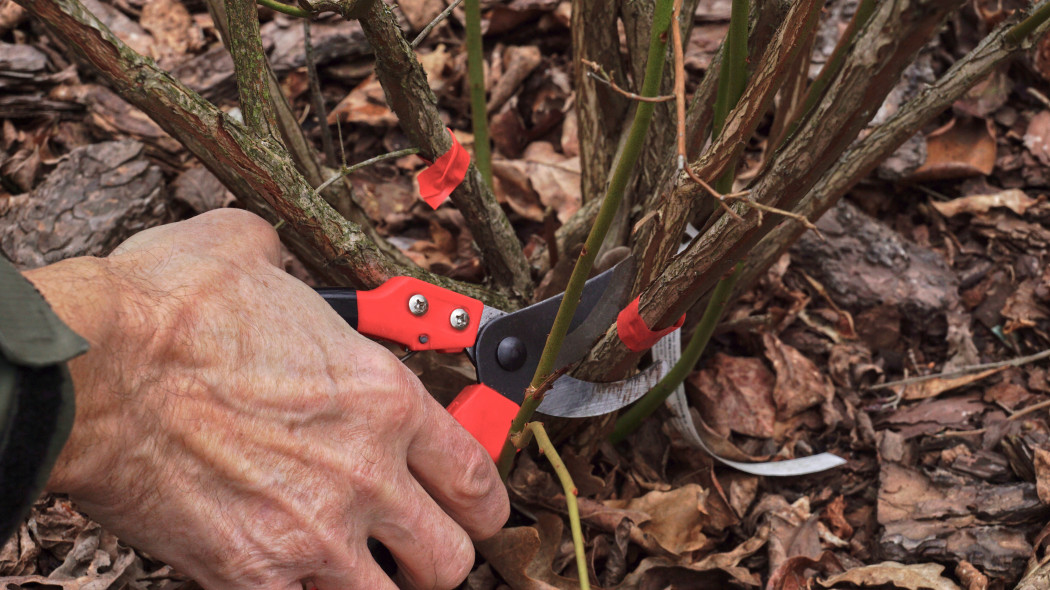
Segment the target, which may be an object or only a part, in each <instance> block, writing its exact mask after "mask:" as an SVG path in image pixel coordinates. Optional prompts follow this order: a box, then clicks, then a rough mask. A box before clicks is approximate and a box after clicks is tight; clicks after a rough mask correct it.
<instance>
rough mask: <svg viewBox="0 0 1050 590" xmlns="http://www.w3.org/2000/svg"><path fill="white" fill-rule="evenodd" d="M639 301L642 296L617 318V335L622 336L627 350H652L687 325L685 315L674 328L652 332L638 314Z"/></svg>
mask: <svg viewBox="0 0 1050 590" xmlns="http://www.w3.org/2000/svg"><path fill="white" fill-rule="evenodd" d="M639 299H641V295H639V296H638V297H636V298H635V299H634V301H632V302H631V303H630V304H629V305H628V306H627V307H625V308H623V311H621V312H620V315H618V316H616V333H617V334H618V335H619V336H620V340H621V341H622V342H623V343H624V344H625V345H627V348H630V349H631V350H633V351H634V352H642V351H643V350H648V349H650V348H652V347H653V345H654V344H656V343H657V342H658V341H659V340H660V339H661V338H663V337H664V336H667V335H668V334H670V333H671V332H674V331H675V330H677V329H678V328H681V327H682V324H684V323H685V314H682V317H680V318H678V321H677V322H675V324H674V325H673V326H671V327H669V328H664V329H663V330H656V331H653V330H650V329H649V326H647V325H645V320H643V319H642V316H641V314H640V313H639V312H638V301H639Z"/></svg>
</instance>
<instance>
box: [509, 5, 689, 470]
mask: <svg viewBox="0 0 1050 590" xmlns="http://www.w3.org/2000/svg"><path fill="white" fill-rule="evenodd" d="M673 8H674V2H673V0H657V2H656V8H655V10H654V14H653V27H652V31H651V32H650V34H649V55H648V61H647V62H646V64H645V78H644V80H643V81H642V90H641V93H640V94H641V95H642V96H656V95H657V94H659V92H660V81H661V79H662V78H663V71H664V61H665V57H666V54H667V39H668V37H669V34H668V27H670V26H671V12H672V9H673ZM655 107H656V103H652V102H639V103H638V104H637V105H635V112H634V120H633V121H632V122H631V129H630V131H629V132H628V135H627V141H626V142H625V143H624V146H623V149H622V150H620V153H619V155H618V157H617V160H616V162H615V163H614V166H613V174H612V177H611V178H610V179H609V187H608V189H606V193H605V199H604V200H603V201H602V206H601V209H599V211H598V216H597V217H596V218H595V220H594V225H593V226H592V227H591V233H590V234H589V235H588V236H587V241H586V243H585V244H584V247H583V252H581V253H580V258H579V259H578V260H577V261H576V266H575V268H573V271H572V276H571V277H570V278H569V284H568V286H567V287H566V288H565V295H564V296H563V297H562V300H561V305H560V306H559V307H558V315H557V317H556V318H555V319H554V324H553V325H552V326H551V332H550V335H549V336H547V343H546V344H545V345H544V347H543V353H542V354H541V355H540V360H539V366H537V367H536V373H535V375H534V376H533V378H532V387H533V388H539V386H540V385H541V384H542V383H543V381H544V380H545V379H546V378H547V376H548V375H549V374H550V373H551V372H552V371H553V370H554V368H555V367H554V361H555V359H556V358H557V357H558V351H559V350H560V349H561V344H562V341H563V340H564V339H565V334H566V333H567V332H568V331H569V324H570V322H571V321H572V316H573V315H574V314H575V313H576V306H577V305H578V304H579V302H580V295H581V294H582V293H583V285H584V283H586V282H587V275H588V274H590V272H591V267H593V266H594V259H595V257H596V256H597V255H598V250H599V248H601V245H602V242H603V241H604V240H605V235H606V234H607V233H608V232H609V227H610V226H611V225H612V222H613V218H614V217H615V216H616V210H617V209H618V208H619V207H620V202H621V201H623V193H624V189H625V187H626V186H627V181H628V180H629V179H630V177H631V173H632V171H633V170H634V166H635V164H636V163H637V162H638V157H639V155H640V154H641V151H642V142H643V141H644V140H645V135H646V132H648V130H649V122H650V121H651V120H652V116H653V110H654V109H655ZM542 401H543V400H542V398H538V399H537V398H533V397H532V396H526V397H525V401H524V402H522V404H521V411H519V412H518V415H517V416H516V417H515V418H514V421H513V422H511V426H510V435H511V436H514V435H516V434H517V433H519V432H521V430H522V428H524V427H525V423H526V422H528V420H529V418H531V417H532V414H533V413H534V412H535V411H536V408H537V407H539V405H540V403H541V402H542ZM514 453H515V448H514V445H513V444H511V443H510V441H509V438H508V441H507V442H506V443H504V445H503V452H502V453H500V457H499V461H497V465H498V466H499V471H500V475H502V476H503V478H504V479H506V478H507V475H508V474H509V473H510V468H511V465H512V464H513V461H514Z"/></svg>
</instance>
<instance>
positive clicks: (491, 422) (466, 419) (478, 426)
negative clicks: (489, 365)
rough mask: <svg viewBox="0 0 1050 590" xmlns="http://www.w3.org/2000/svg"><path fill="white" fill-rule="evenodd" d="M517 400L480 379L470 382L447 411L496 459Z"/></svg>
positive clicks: (515, 409)
mask: <svg viewBox="0 0 1050 590" xmlns="http://www.w3.org/2000/svg"><path fill="white" fill-rule="evenodd" d="M518 409H519V407H518V404H516V403H514V402H512V401H511V400H509V399H507V398H505V397H503V396H502V395H500V393H499V392H497V391H496V390H495V389H492V388H490V387H488V386H487V385H485V384H483V383H478V384H477V385H469V386H467V387H465V388H464V389H463V391H461V392H459V395H458V396H456V399H454V400H452V403H451V404H449V405H448V413H449V414H452V417H453V418H455V419H456V421H457V422H459V423H460V424H461V425H462V426H463V428H466V429H467V432H469V433H470V434H471V435H472V436H473V437H474V438H476V439H477V441H478V442H479V443H481V446H483V447H485V450H486V451H488V452H489V456H491V457H492V460H493V461H496V460H497V459H499V454H500V451H502V450H503V441H505V440H506V439H507V433H508V432H510V423H511V421H513V420H514V416H517V415H518Z"/></svg>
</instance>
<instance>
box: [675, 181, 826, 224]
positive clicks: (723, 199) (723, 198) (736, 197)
mask: <svg viewBox="0 0 1050 590" xmlns="http://www.w3.org/2000/svg"><path fill="white" fill-rule="evenodd" d="M685 171H686V174H688V175H689V178H691V179H693V181H694V182H696V183H697V184H699V185H700V186H701V187H703V189H704V190H705V191H706V192H707V193H708V194H710V195H711V196H712V197H714V198H716V199H718V201H719V202H720V203H721V204H722V207H723V208H724V209H725V210H726V213H728V214H729V215H731V216H733V218H735V219H736V220H738V221H743V218H742V217H740V214H739V213H737V212H736V211H733V210H732V209H731V208H729V206H728V205H727V203H728V202H730V201H732V202H738V203H744V204H745V205H747V206H748V207H752V208H754V209H755V210H757V211H758V212H759V223H762V221H761V216H762V212H766V213H773V214H774V215H782V216H784V217H789V218H791V219H794V220H795V221H797V222H799V223H801V224H802V226H803V227H805V228H806V229H809V230H812V231H813V232H814V233H815V234H817V236H818V237H819V238H820V239H822V240H824V239H825V238H824V234H822V233H821V232H820V230H819V229H817V226H816V225H813V222H812V221H810V220H809V218H807V217H806V216H805V215H801V214H798V213H792V212H791V211H785V210H784V209H778V208H776V207H773V206H770V205H765V204H763V203H759V202H758V201H754V200H752V199H749V198H748V195H749V194H751V191H740V192H738V193H729V194H726V195H723V194H719V192H718V191H716V190H715V189H714V187H713V186H711V185H710V184H708V183H706V182H704V180H703V179H702V178H700V177H699V176H697V175H696V173H695V172H693V171H692V169H690V168H689V166H686V167H685Z"/></svg>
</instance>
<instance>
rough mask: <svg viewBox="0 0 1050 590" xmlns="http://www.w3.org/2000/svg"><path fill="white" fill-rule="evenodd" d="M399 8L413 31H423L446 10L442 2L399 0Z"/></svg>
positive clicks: (436, 0) (432, 0) (440, 0)
mask: <svg viewBox="0 0 1050 590" xmlns="http://www.w3.org/2000/svg"><path fill="white" fill-rule="evenodd" d="M397 7H398V8H400V9H401V13H402V14H404V15H405V18H407V19H408V24H409V25H411V27H412V30H413V31H421V30H423V27H426V26H427V25H428V24H430V21H432V20H434V18H435V17H437V15H439V14H441V11H442V10H445V3H444V2H442V0H398V3H397Z"/></svg>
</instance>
